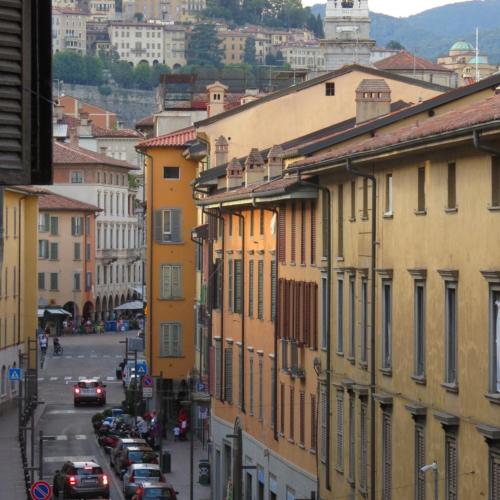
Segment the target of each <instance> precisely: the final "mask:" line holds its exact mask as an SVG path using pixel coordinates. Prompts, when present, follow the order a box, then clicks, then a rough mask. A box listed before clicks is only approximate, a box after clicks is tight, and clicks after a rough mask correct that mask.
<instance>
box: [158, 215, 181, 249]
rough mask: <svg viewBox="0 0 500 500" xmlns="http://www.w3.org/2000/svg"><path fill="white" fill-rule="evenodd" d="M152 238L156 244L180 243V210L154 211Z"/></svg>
mask: <svg viewBox="0 0 500 500" xmlns="http://www.w3.org/2000/svg"><path fill="white" fill-rule="evenodd" d="M154 219H155V220H154V223H155V231H154V233H155V234H154V237H155V241H156V242H157V243H181V242H182V210H181V209H179V208H168V209H161V210H156V211H155V214H154Z"/></svg>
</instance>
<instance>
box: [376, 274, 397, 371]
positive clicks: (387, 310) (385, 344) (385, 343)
mask: <svg viewBox="0 0 500 500" xmlns="http://www.w3.org/2000/svg"><path fill="white" fill-rule="evenodd" d="M391 288H392V286H391V282H390V281H387V280H384V281H383V282H382V368H384V369H386V370H390V369H391V368H392V290H391ZM372 328H373V327H372Z"/></svg>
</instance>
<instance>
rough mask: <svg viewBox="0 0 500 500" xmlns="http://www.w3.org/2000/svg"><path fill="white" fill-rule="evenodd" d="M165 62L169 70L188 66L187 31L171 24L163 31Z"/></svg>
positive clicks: (182, 27)
mask: <svg viewBox="0 0 500 500" xmlns="http://www.w3.org/2000/svg"><path fill="white" fill-rule="evenodd" d="M163 41H164V51H163V61H164V63H165V64H166V65H167V66H168V67H169V68H176V67H178V66H185V65H186V45H187V44H186V29H185V27H184V26H180V25H174V24H169V25H166V26H165V28H164V30H163Z"/></svg>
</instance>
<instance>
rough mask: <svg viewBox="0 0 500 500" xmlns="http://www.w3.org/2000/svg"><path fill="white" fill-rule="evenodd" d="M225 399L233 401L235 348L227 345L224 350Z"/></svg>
mask: <svg viewBox="0 0 500 500" xmlns="http://www.w3.org/2000/svg"><path fill="white" fill-rule="evenodd" d="M224 399H225V400H226V401H227V402H228V403H231V404H232V402H233V348H232V347H226V349H225V352H224Z"/></svg>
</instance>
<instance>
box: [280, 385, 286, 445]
mask: <svg viewBox="0 0 500 500" xmlns="http://www.w3.org/2000/svg"><path fill="white" fill-rule="evenodd" d="M280 433H281V434H282V435H284V434H285V384H280Z"/></svg>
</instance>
